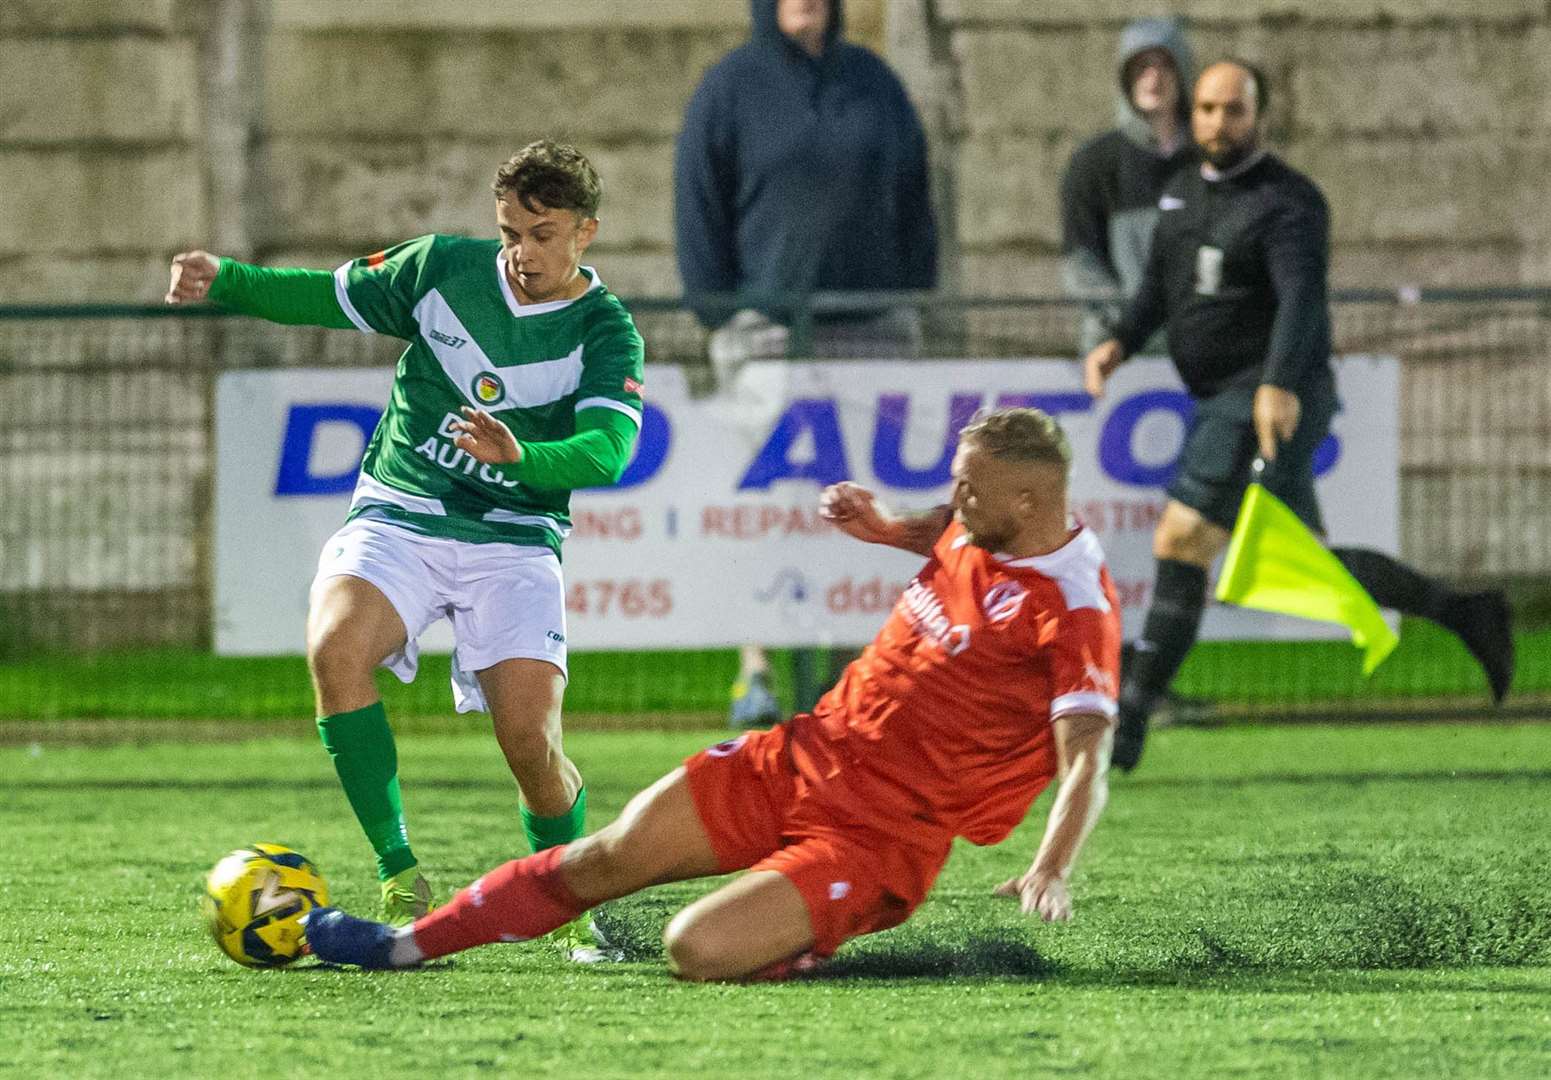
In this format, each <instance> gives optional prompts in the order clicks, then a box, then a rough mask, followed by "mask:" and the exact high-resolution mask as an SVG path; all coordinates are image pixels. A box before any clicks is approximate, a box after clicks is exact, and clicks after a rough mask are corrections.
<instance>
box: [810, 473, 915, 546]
mask: <svg viewBox="0 0 1551 1080" xmlns="http://www.w3.org/2000/svg"><path fill="white" fill-rule="evenodd" d="M819 516H820V517H822V518H823V519H824V520H825V521H830V522H833V523H834V524H835V526H836V527H838V528H839V529H840V531H841V532H843V533H845V534H846V535H847V536H854V537H855V538H856V539H858V540H863V541H866V542H867V543H869V544H887V543H889V542H890V541H892V540H893V539H894V536H895V533H896V531H897V527H898V524H899V522H898V521H897V520H896V519H895V517H894V515H893V514H890V513H889V512H888V511H887V510H885V509H884V508H883V507H882V506H880V505H879V503H878V500H877V498H876V496H874V495H873V493H872V492H871V491H868V490H867V489H866V488H864V487H862V485H861V484H853V483H851V481H849V480H843V481H841V482H840V483H838V484H831V485H829V487H827V488H825V489H824V491H823V493H822V494H821V495H819Z"/></svg>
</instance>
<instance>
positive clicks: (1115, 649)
mask: <svg viewBox="0 0 1551 1080" xmlns="http://www.w3.org/2000/svg"><path fill="white" fill-rule="evenodd" d="M1040 646H1041V649H1042V651H1043V652H1044V654H1045V656H1046V659H1047V661H1048V663H1049V670H1050V719H1051V720H1058V719H1060V718H1061V717H1062V716H1066V715H1070V714H1073V713H1099V714H1102V715H1104V716H1107V717H1109V718H1111V719H1114V717H1115V715H1116V714H1117V713H1118V711H1119V700H1118V699H1119V689H1120V619H1119V617H1118V616H1117V615H1116V614H1115V612H1114V611H1113V610H1111V611H1100V610H1098V609H1097V608H1089V607H1084V608H1078V609H1077V610H1076V611H1062V612H1060V613H1059V614H1057V613H1055V612H1051V613H1050V615H1049V617H1048V618H1047V619H1045V620H1044V621H1043V624H1042V625H1041V627H1040Z"/></svg>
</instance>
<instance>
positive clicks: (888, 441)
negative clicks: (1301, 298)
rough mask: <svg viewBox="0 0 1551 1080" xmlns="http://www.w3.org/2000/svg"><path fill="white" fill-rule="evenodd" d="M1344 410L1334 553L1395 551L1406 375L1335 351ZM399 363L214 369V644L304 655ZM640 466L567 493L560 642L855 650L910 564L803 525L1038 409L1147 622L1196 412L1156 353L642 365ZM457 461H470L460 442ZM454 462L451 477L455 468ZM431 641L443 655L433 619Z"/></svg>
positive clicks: (1277, 630) (1257, 621)
mask: <svg viewBox="0 0 1551 1080" xmlns="http://www.w3.org/2000/svg"><path fill="white" fill-rule="evenodd" d="M1337 374H1338V383H1339V388H1340V393H1341V398H1342V401H1343V411H1342V412H1341V413H1340V414H1339V415H1338V416H1337V417H1336V420H1335V424H1334V427H1333V431H1332V435H1331V437H1330V439H1329V440H1327V443H1326V445H1325V446H1324V447H1323V448H1322V450H1321V453H1320V455H1319V458H1318V461H1317V471H1318V473H1319V477H1320V479H1319V490H1320V497H1321V500H1322V505H1323V509H1324V513H1325V519H1326V525H1327V527H1328V528H1329V530H1330V533H1331V535H1332V536H1333V537H1335V538H1338V539H1339V541H1340V542H1341V543H1342V544H1345V545H1354V546H1367V547H1373V548H1378V549H1380V550H1384V551H1390V552H1393V551H1396V550H1397V540H1398V517H1399V513H1398V510H1399V508H1398V495H1397V491H1398V473H1399V461H1398V444H1399V440H1398V433H1397V419H1396V418H1397V393H1398V385H1397V384H1398V365H1397V364H1396V362H1395V361H1394V360H1393V359H1392V358H1375V357H1361V356H1359V357H1347V358H1344V359H1343V360H1341V361H1340V362H1339V364H1338V366H1337ZM391 379H392V372H391V371H389V370H386V369H351V370H319V369H300V370H298V369H289V370H273V369H271V370H263V371H237V372H231V373H228V374H226V375H223V376H222V378H221V381H220V384H219V387H218V390H217V402H216V409H217V413H216V439H217V457H216V485H215V486H216V546H215V590H214V602H215V608H216V611H215V625H216V646H217V649H218V650H219V651H220V652H222V653H225V654H243V655H253V654H284V653H296V652H300V651H301V650H302V648H303V624H304V620H305V614H306V604H307V589H308V585H309V583H310V581H311V579H312V576H313V573H314V570H315V567H316V565H317V557H318V552H319V551H320V550H321V548H322V546H323V543H324V541H325V540H327V538H328V537H329V535H330V534H331V533H332V532H333V531H334V530H335V529H337V528H338V527H339V525H340V524H341V523H342V522H343V520H344V517H345V514H346V511H347V510H348V507H349V503H350V492H351V490H352V488H353V487H354V484H355V477H356V472H357V470H358V468H359V462H360V457H361V453H362V451H363V449H364V448H365V444H366V439H367V437H368V436H369V435H370V433H371V431H372V428H373V427H374V426H375V424H376V422H377V418H378V416H379V415H380V413H381V410H382V408H383V404H384V402H385V401H386V400H387V394H388V387H389V384H390V382H391ZM646 400H647V406H646V412H645V419H644V423H643V428H642V433H641V438H640V442H639V445H638V447H637V450H636V455H635V459H634V460H633V462H632V464H631V466H630V468H629V470H628V471H627V472H626V474H625V476H624V477H623V479H622V480H621V483H620V484H619V485H618V486H617V487H614V488H610V489H606V490H596V491H585V492H578V493H577V494H576V495H575V497H574V498H573V500H572V517H573V520H574V531H573V532H572V534H571V536H570V538H569V539H568V540H567V541H566V542H565V548H564V556H563V558H564V568H565V576H566V587H567V620H568V630H567V637H568V638H569V639H570V642H571V644H572V646H573V648H574V649H576V650H579V651H581V650H589V649H638V648H673V647H709V646H723V645H736V644H740V643H744V642H757V643H761V644H765V645H773V646H797V645H858V644H862V643H865V642H866V641H869V640H871V638H872V636H873V634H874V633H875V632H876V631H877V628H878V626H879V625H880V624H881V623H882V621H883V619H884V617H885V616H886V614H887V613H888V611H889V609H890V608H891V607H892V606H893V604H894V601H895V599H896V598H897V597H898V595H899V593H900V592H901V591H902V590H903V589H904V587H905V585H906V584H907V583H908V582H909V580H910V578H911V576H912V575H913V574H914V572H915V570H916V569H917V568H918V566H919V565H920V562H921V560H920V558H919V557H917V556H915V555H911V554H909V553H906V552H902V551H895V550H891V549H887V548H882V547H877V546H874V545H868V544H862V543H858V542H856V541H854V540H851V539H849V538H848V537H846V536H844V535H843V534H841V533H839V532H837V531H836V530H835V529H834V528H833V527H831V526H830V525H828V524H827V523H826V522H824V521H823V520H822V519H821V518H820V517H819V513H818V495H819V492H820V490H822V488H823V487H824V486H825V485H826V484H830V483H833V482H836V481H839V480H847V479H849V480H855V481H857V482H858V483H861V484H864V485H866V486H868V487H870V488H872V489H873V490H874V491H875V492H877V494H878V496H879V497H880V498H881V499H882V500H883V501H884V502H886V503H887V504H889V505H891V506H895V507H899V508H906V509H924V508H926V507H930V506H933V505H936V504H939V503H942V502H945V501H947V499H948V494H949V472H948V470H949V463H950V461H951V459H952V455H953V448H954V444H955V434H956V432H957V431H958V429H959V428H960V427H962V426H963V425H964V424H965V423H967V422H968V421H969V419H970V418H971V417H972V416H973V415H974V413H975V412H976V410H978V409H980V408H983V407H987V406H997V405H1014V404H1017V405H1035V406H1038V407H1040V408H1042V409H1044V410H1046V411H1047V412H1050V413H1052V414H1054V415H1055V416H1056V417H1057V418H1058V419H1059V420H1060V422H1061V424H1062V426H1063V427H1064V428H1065V429H1066V432H1067V434H1068V436H1069V438H1070V439H1071V442H1072V447H1073V453H1074V464H1073V470H1072V483H1071V503H1072V510H1073V512H1074V513H1075V514H1076V515H1077V516H1078V517H1079V518H1080V519H1081V520H1082V521H1083V522H1084V523H1086V524H1087V525H1089V526H1090V527H1091V528H1093V529H1094V531H1095V532H1096V533H1097V534H1098V537H1099V539H1100V541H1101V543H1102V544H1103V546H1104V549H1105V551H1106V553H1107V555H1108V558H1109V563H1110V569H1111V572H1112V573H1113V575H1114V577H1115V581H1116V585H1117V586H1118V588H1119V591H1120V595H1121V601H1122V604H1123V607H1124V609H1125V610H1124V615H1125V622H1126V631H1127V635H1128V636H1130V635H1134V634H1135V633H1136V632H1137V630H1138V629H1139V628H1140V620H1141V617H1142V614H1143V612H1144V611H1145V608H1146V604H1147V600H1148V596H1149V590H1150V588H1151V582H1152V576H1153V558H1152V554H1151V541H1152V531H1153V527H1154V525H1155V524H1156V523H1157V520H1158V515H1159V513H1160V512H1161V510H1162V508H1163V504H1164V496H1163V493H1162V486H1163V485H1164V484H1165V483H1166V482H1167V480H1168V478H1169V475H1170V473H1171V470H1172V468H1173V465H1174V461H1175V458H1176V457H1177V456H1178V453H1179V450H1180V445H1181V440H1182V436H1183V433H1184V430H1185V424H1186V422H1187V420H1188V418H1189V416H1190V414H1191V409H1192V404H1191V401H1190V398H1189V396H1188V395H1187V394H1185V392H1184V391H1183V390H1182V389H1181V388H1180V386H1179V382H1178V379H1177V377H1176V376H1175V375H1174V372H1173V369H1172V368H1171V367H1170V365H1169V364H1168V363H1167V361H1164V360H1158V359H1146V358H1142V359H1137V360H1134V361H1132V362H1131V363H1128V364H1126V365H1125V366H1124V367H1122V368H1121V369H1120V370H1119V371H1118V372H1116V374H1115V376H1114V377H1113V379H1112V380H1111V382H1110V389H1109V392H1108V393H1107V394H1106V396H1105V397H1104V398H1103V399H1102V400H1099V401H1093V400H1092V399H1090V398H1089V397H1088V395H1087V394H1086V393H1084V392H1083V390H1082V382H1081V371H1080V369H1079V368H1078V366H1077V365H1076V364H1075V363H1073V362H1072V361H1068V360H941V361H908V362H907V361H881V362H880V361H829V362H822V363H818V362H809V363H784V362H761V363H755V364H750V365H749V366H748V367H746V368H745V369H744V370H743V371H742V372H740V373H739V375H738V377H737V379H736V381H735V382H734V384H732V385H730V386H728V387H726V388H724V389H723V390H722V391H720V392H718V393H716V394H714V395H711V396H708V397H700V398H696V397H692V396H691V395H690V394H689V392H688V389H687V387H686V385H685V382H684V379H683V373H682V371H680V370H679V369H677V368H673V367H667V366H663V367H658V368H649V369H648V374H647V386H646ZM459 453H461V451H459ZM449 467H457V463H454V464H453V465H451V466H449ZM1340 633H1342V631H1340V630H1339V629H1338V628H1330V627H1323V626H1320V625H1319V624H1312V623H1306V622H1300V621H1298V620H1293V619H1286V618H1280V617H1275V616H1268V615H1261V614H1256V613H1251V612H1245V611H1239V610H1233V609H1227V608H1223V607H1220V606H1216V605H1213V606H1212V607H1211V608H1210V609H1209V611H1208V613H1207V617H1206V622H1205V626H1204V635H1203V636H1205V637H1210V638H1257V637H1317V636H1330V635H1332V634H1340ZM425 644H426V647H427V648H428V649H432V650H436V649H438V648H440V649H448V648H450V647H451V639H450V635H448V634H447V632H446V628H445V625H443V626H441V627H439V628H438V629H437V630H436V631H433V634H432V636H431V637H430V638H429V639H428V640H427V641H426V643H425Z"/></svg>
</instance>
